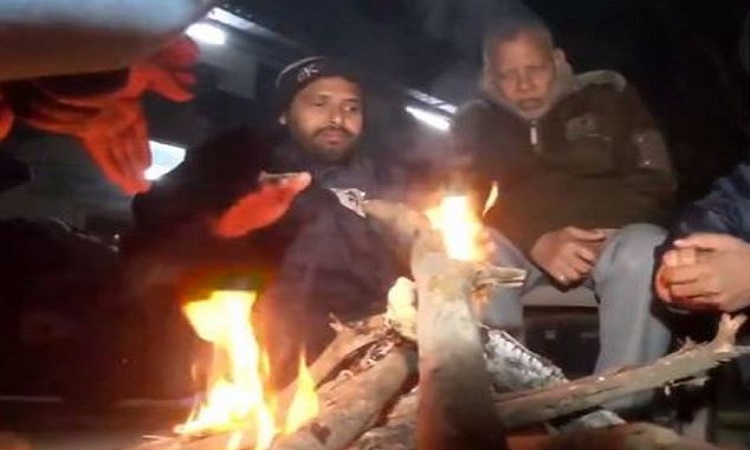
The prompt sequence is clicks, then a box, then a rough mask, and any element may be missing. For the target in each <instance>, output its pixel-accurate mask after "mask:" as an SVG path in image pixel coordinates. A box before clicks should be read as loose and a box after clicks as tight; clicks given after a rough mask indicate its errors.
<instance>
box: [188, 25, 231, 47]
mask: <svg viewBox="0 0 750 450" xmlns="http://www.w3.org/2000/svg"><path fill="white" fill-rule="evenodd" d="M185 34H187V35H188V36H190V37H191V38H193V39H195V40H196V41H200V42H203V43H206V44H211V45H224V44H225V43H226V42H227V33H226V32H225V31H224V30H222V29H221V28H219V27H218V26H216V25H212V24H210V23H206V22H198V23H194V24H192V25H190V26H189V27H188V29H187V30H185Z"/></svg>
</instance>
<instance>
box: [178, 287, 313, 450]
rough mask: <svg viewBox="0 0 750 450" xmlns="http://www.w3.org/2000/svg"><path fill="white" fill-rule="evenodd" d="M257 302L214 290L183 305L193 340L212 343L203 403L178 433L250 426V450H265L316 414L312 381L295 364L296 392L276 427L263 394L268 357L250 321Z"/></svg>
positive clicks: (231, 445) (234, 441) (269, 395)
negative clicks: (282, 421)
mask: <svg viewBox="0 0 750 450" xmlns="http://www.w3.org/2000/svg"><path fill="white" fill-rule="evenodd" d="M256 300H257V294H256V293H255V292H246V291H215V292H213V293H212V294H211V296H210V297H209V298H207V299H205V300H198V301H194V302H191V303H188V304H187V305H185V307H184V308H183V312H184V314H185V316H186V317H187V318H188V320H189V322H190V324H191V325H192V326H193V328H194V330H195V332H196V334H198V336H199V337H200V338H201V339H203V340H205V341H207V342H210V343H212V344H213V347H214V348H213V350H214V354H213V357H214V360H213V364H212V367H211V373H210V374H209V375H210V376H209V386H208V388H209V389H208V391H207V394H206V396H205V399H204V400H203V401H202V402H201V403H200V404H199V405H198V406H197V408H196V410H195V411H194V413H193V414H191V416H190V418H189V419H188V420H187V422H185V423H184V424H181V425H178V426H177V427H175V432H177V433H179V434H188V435H189V434H196V433H204V432H231V431H233V430H239V429H240V428H248V426H249V425H250V426H253V427H254V429H255V436H254V438H255V447H254V448H255V449H256V450H261V449H266V448H268V447H270V445H271V443H272V442H273V440H274V438H275V437H276V436H277V435H279V434H287V433H291V432H293V431H295V430H296V429H297V428H299V427H300V426H301V425H302V424H304V423H305V422H306V421H308V420H310V419H311V418H313V417H315V415H317V413H318V399H317V396H316V394H315V382H314V380H313V379H312V376H311V375H310V372H309V371H308V370H307V367H306V366H305V362H304V361H305V359H304V355H302V357H301V360H300V375H299V379H298V381H297V392H296V393H295V395H294V401H293V404H292V407H291V408H290V413H289V415H288V416H287V420H286V424H285V426H284V427H283V429H280V428H279V425H278V424H277V423H276V417H277V413H278V411H275V410H274V409H275V402H274V398H273V395H274V393H273V392H270V391H269V390H268V389H266V386H267V385H268V384H269V383H268V380H269V379H270V369H269V362H268V354H267V353H266V352H264V351H263V350H262V348H261V346H260V344H259V341H258V339H257V337H256V335H255V332H254V330H253V327H252V324H251V322H250V313H251V311H252V308H253V305H254V304H255V302H256ZM242 438H243V433H242V432H240V431H236V432H235V433H233V434H232V436H231V437H230V439H229V442H228V444H227V450H236V449H238V448H240V445H241V444H242Z"/></svg>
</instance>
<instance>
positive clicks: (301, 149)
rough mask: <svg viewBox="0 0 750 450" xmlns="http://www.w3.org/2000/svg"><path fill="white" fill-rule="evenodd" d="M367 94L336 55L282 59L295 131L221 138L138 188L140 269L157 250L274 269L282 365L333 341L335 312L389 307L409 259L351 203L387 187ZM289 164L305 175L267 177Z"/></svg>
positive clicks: (286, 109)
mask: <svg viewBox="0 0 750 450" xmlns="http://www.w3.org/2000/svg"><path fill="white" fill-rule="evenodd" d="M364 102H365V98H364V93H363V88H362V86H361V84H360V81H359V79H358V78H357V77H356V76H355V74H354V73H353V72H352V71H351V70H349V69H348V68H346V67H344V66H342V65H340V64H337V63H335V62H333V61H329V60H327V59H324V58H308V59H304V60H301V61H299V62H297V63H295V64H293V65H291V66H289V67H288V68H287V69H285V70H284V71H283V72H282V73H281V74H280V75H279V78H278V80H277V104H278V108H279V116H278V117H279V122H280V124H282V125H283V127H284V130H285V131H286V133H285V137H284V138H283V139H282V141H281V143H280V144H279V145H277V146H276V147H274V148H272V149H271V148H268V146H267V144H266V142H267V141H266V140H263V139H260V138H258V137H257V136H255V135H253V134H252V133H249V132H242V131H240V132H236V133H234V134H230V135H228V136H224V137H221V138H219V139H217V140H216V141H214V142H210V143H209V144H207V145H205V146H203V147H202V148H198V149H196V150H195V151H190V152H188V155H187V158H186V160H185V162H184V163H183V164H182V165H181V166H180V167H178V168H177V169H176V170H175V171H174V172H172V173H170V174H169V175H167V176H166V177H165V178H164V179H162V180H160V181H159V182H157V183H156V184H155V185H154V187H153V188H152V189H151V190H150V191H149V192H147V193H145V194H142V195H139V196H137V197H136V199H135V202H134V213H135V218H136V224H137V233H136V235H135V236H133V238H132V241H133V242H132V244H131V246H130V253H131V254H133V253H134V255H133V256H132V257H131V258H136V259H133V264H132V267H133V269H134V279H139V280H141V282H143V281H144V280H145V278H147V277H148V275H147V274H145V273H144V271H143V270H142V269H141V267H143V261H144V260H149V259H150V260H152V261H158V265H159V266H162V269H163V268H164V266H172V267H177V268H179V269H178V272H181V275H179V277H181V278H183V279H184V278H185V275H186V274H187V273H188V272H191V271H192V272H193V273H195V272H211V271H212V270H214V269H217V270H219V271H226V270H231V269H232V268H233V267H234V268H239V270H240V271H246V270H247V268H248V267H249V268H251V269H252V270H254V271H255V272H262V273H267V274H268V275H269V277H270V279H269V281H268V284H267V288H266V289H265V292H264V295H263V298H262V300H261V302H260V304H259V307H260V308H261V312H260V315H261V316H262V317H261V320H260V321H261V324H262V325H263V326H264V327H265V328H266V333H267V335H268V339H269V340H270V342H269V345H270V346H272V348H271V351H270V354H271V355H272V358H274V359H279V360H281V361H278V362H277V361H272V364H273V365H275V366H279V365H280V366H282V367H288V366H286V364H292V365H295V364H296V358H297V357H298V355H299V351H300V346H301V345H304V346H305V347H306V351H307V354H308V356H310V357H311V358H314V357H315V356H316V355H317V354H318V353H319V352H320V351H321V350H322V349H323V348H324V346H325V345H326V343H327V342H328V340H329V339H331V338H332V333H333V332H332V330H331V329H330V327H329V326H328V322H329V320H330V317H329V316H330V314H334V315H336V316H338V317H339V318H340V319H342V320H355V319H360V318H363V317H366V316H367V315H370V314H374V313H377V312H382V311H384V310H385V301H386V294H387V291H388V289H389V288H390V286H391V285H392V284H393V282H394V281H395V279H396V278H397V276H398V275H399V274H400V271H401V269H400V267H399V266H398V265H397V264H396V262H395V260H394V257H393V256H392V255H391V252H389V251H387V250H385V249H384V248H383V242H382V240H381V238H380V237H379V235H378V234H376V232H375V230H374V229H372V228H371V226H370V224H369V223H368V221H367V220H366V219H365V218H364V217H362V216H360V215H359V214H358V212H357V211H356V208H354V207H353V206H352V204H351V203H352V202H351V201H349V199H350V198H352V197H355V198H356V197H361V196H363V195H367V196H368V197H377V196H379V195H380V194H381V192H382V191H383V190H384V189H385V188H386V187H388V186H387V181H386V180H387V177H386V176H385V175H384V174H383V172H384V170H383V169H384V168H383V167H379V166H378V165H377V164H375V163H374V161H373V160H372V159H371V158H370V156H369V154H371V153H369V152H371V151H373V150H380V149H371V148H370V147H371V146H372V145H373V144H372V142H373V141H372V140H371V136H369V135H366V133H365V129H366V128H367V120H366V119H369V118H368V117H366V115H365V113H364V111H365V110H364V106H365V103H364ZM290 172H291V173H297V175H295V176H294V177H292V178H290V179H288V180H285V179H282V180H281V181H274V179H273V177H268V175H266V174H267V173H270V174H279V173H290ZM277 183H288V184H282V185H281V186H288V189H286V190H282V191H280V192H279V195H281V196H286V197H284V198H287V199H290V198H291V196H294V195H297V198H296V200H295V201H294V202H293V203H292V205H291V207H290V209H289V211H288V212H287V213H286V214H283V213H284V209H283V208H280V209H273V208H268V204H267V202H268V201H271V202H273V201H275V198H274V197H273V196H265V195H264V193H266V192H271V191H274V190H276V189H279V185H278V184H277ZM308 184H309V187H307V185H308ZM300 191H301V192H300ZM389 191H390V190H389ZM281 205H282V206H284V205H285V202H282V204H281ZM259 211H262V213H259ZM282 215H283V217H281V216H282ZM279 217H281V220H279V221H278V223H275V224H274V225H272V226H269V225H270V224H271V223H272V222H274V220H276V219H278V218H279ZM135 246H137V248H138V250H136V247H135ZM138 255H140V256H138ZM170 270H171V269H170ZM161 272H162V273H166V272H169V271H168V270H161ZM281 347H283V348H281Z"/></svg>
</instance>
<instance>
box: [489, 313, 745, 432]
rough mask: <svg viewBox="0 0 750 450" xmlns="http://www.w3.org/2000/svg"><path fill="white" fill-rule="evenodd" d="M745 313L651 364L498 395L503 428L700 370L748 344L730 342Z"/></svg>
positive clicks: (575, 409) (547, 417)
mask: <svg viewBox="0 0 750 450" xmlns="http://www.w3.org/2000/svg"><path fill="white" fill-rule="evenodd" d="M745 319H746V318H745V316H742V315H740V316H737V317H734V318H730V317H729V316H727V315H725V316H724V317H722V319H721V323H720V325H719V330H718V332H717V334H716V337H715V338H714V340H713V341H711V342H709V343H706V344H694V343H688V344H686V345H685V346H683V348H682V349H680V350H679V351H677V352H675V353H672V354H670V355H667V356H665V357H664V358H661V359H659V360H657V361H656V362H654V363H653V364H650V365H646V366H641V367H635V368H631V369H623V370H620V371H616V372H611V373H606V374H600V375H594V376H591V377H586V378H581V379H578V380H575V381H571V382H569V383H564V384H559V385H557V386H552V387H550V388H546V389H538V390H532V391H527V392H516V393H512V394H507V395H498V396H496V398H495V402H496V404H497V411H498V414H499V415H500V417H502V419H503V422H504V423H506V425H507V426H508V427H509V428H516V427H521V426H525V425H529V424H534V423H540V422H545V421H548V420H550V419H553V418H556V417H561V416H565V415H568V414H572V413H575V412H578V411H583V410H587V409H590V408H592V407H595V406H598V405H602V404H604V403H607V402H609V401H612V400H616V399H618V398H620V397H623V396H627V395H629V394H633V393H636V392H640V391H644V390H649V389H653V388H657V387H660V386H664V385H666V384H668V383H670V382H674V381H677V380H683V379H686V378H691V377H698V376H701V375H703V374H704V373H705V372H706V371H708V370H710V369H713V368H714V367H717V366H718V365H719V364H721V363H724V362H726V361H729V360H731V359H733V358H735V357H737V356H739V355H742V354H747V353H750V347H738V346H735V345H734V344H735V336H736V333H737V330H738V329H739V328H740V327H741V326H742V324H743V323H744V322H745Z"/></svg>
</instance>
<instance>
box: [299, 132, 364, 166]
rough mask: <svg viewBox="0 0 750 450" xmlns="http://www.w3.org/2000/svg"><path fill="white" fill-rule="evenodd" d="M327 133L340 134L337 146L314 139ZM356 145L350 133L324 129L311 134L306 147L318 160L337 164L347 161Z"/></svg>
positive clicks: (355, 137)
mask: <svg viewBox="0 0 750 450" xmlns="http://www.w3.org/2000/svg"><path fill="white" fill-rule="evenodd" d="M327 132H335V133H340V134H341V135H342V136H341V137H340V142H339V143H338V144H332V143H330V142H321V141H319V140H317V139H316V138H319V137H320V136H321V135H322V134H323V133H327ZM356 144H357V136H355V135H354V133H352V132H351V131H349V130H347V129H345V128H341V127H325V128H321V129H319V130H317V131H315V133H313V135H312V138H311V139H310V142H309V145H308V147H309V148H310V151H311V152H312V153H313V154H314V155H315V156H317V157H318V158H321V159H323V160H325V161H329V162H338V161H344V160H347V159H349V156H350V155H351V154H352V153H353V152H354V147H355V146H356Z"/></svg>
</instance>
